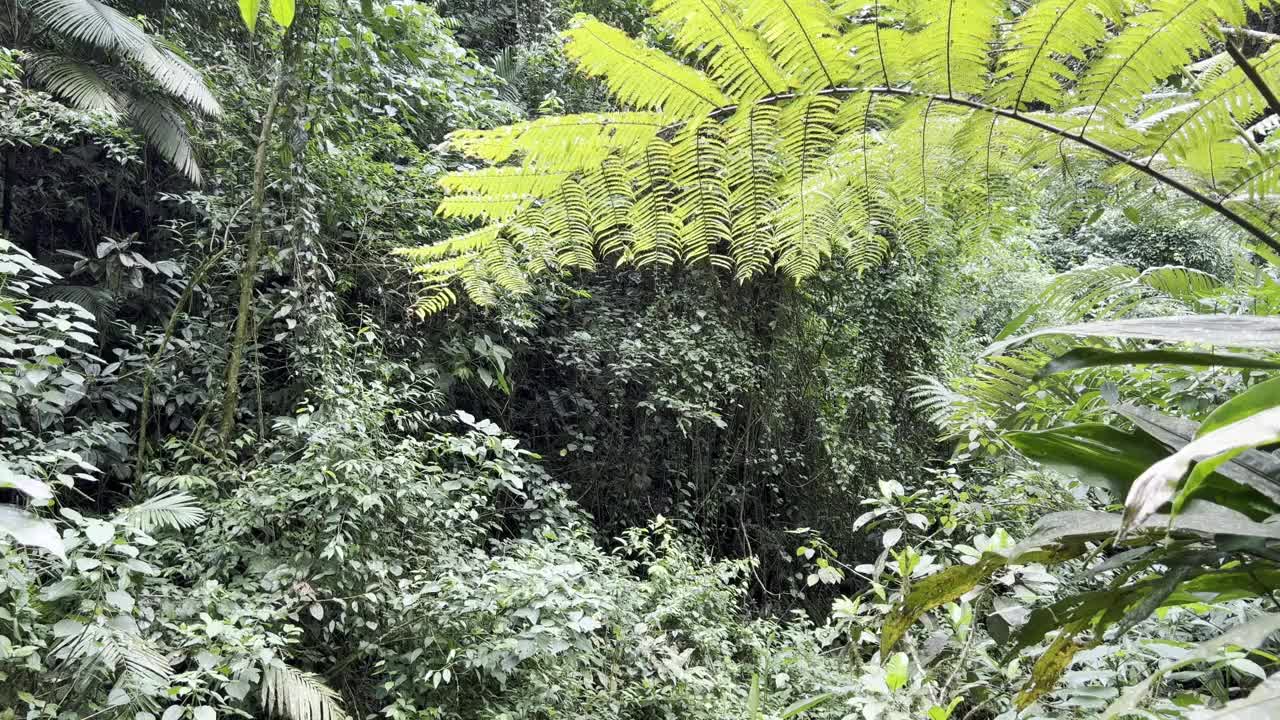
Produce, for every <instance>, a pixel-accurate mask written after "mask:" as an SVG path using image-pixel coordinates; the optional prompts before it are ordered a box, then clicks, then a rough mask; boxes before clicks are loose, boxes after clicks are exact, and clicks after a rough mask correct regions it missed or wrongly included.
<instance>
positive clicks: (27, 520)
mask: <svg viewBox="0 0 1280 720" xmlns="http://www.w3.org/2000/svg"><path fill="white" fill-rule="evenodd" d="M0 533H4V534H6V535H11V536H13V539H14V540H17V541H18V542H19V543H21V544H23V545H30V546H32V547H38V548H44V549H45V550H48V551H49V552H51V553H53V554H54V555H57V556H58V557H59V558H60V559H62V560H66V559H67V551H66V547H65V546H64V545H63V544H62V538H61V537H59V536H58V530H57V528H55V527H54V526H53V523H51V522H49V521H48V520H43V519H41V518H38V517H36V516H35V515H32V514H31V513H29V512H27V511H26V510H21V509H19V508H16V507H14V506H12V505H0Z"/></svg>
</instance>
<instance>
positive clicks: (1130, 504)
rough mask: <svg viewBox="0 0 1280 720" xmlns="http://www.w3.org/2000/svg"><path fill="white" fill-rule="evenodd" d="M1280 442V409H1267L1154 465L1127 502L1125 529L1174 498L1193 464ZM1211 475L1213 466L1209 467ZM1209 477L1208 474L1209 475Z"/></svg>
mask: <svg viewBox="0 0 1280 720" xmlns="http://www.w3.org/2000/svg"><path fill="white" fill-rule="evenodd" d="M1276 440H1280V408H1271V409H1268V410H1263V411H1262V412H1259V413H1257V414H1254V415H1252V416H1249V417H1246V418H1245V419H1243V420H1239V421H1237V422H1234V423H1231V424H1229V425H1226V426H1224V427H1220V428H1218V429H1216V430H1214V431H1212V432H1210V433H1208V434H1206V435H1201V436H1200V437H1198V438H1197V439H1196V440H1195V441H1194V442H1191V443H1189V444H1188V445H1187V446H1185V447H1183V448H1182V449H1181V450H1179V451H1178V452H1176V453H1174V454H1173V455H1170V456H1169V457H1167V458H1165V459H1163V460H1161V461H1159V462H1157V463H1154V464H1153V465H1152V466H1151V467H1150V468H1148V469H1147V470H1146V471H1145V472H1143V473H1142V475H1141V476H1140V477H1139V478H1138V479H1137V480H1135V481H1134V483H1133V486H1132V487H1131V488H1130V489H1129V495H1128V497H1127V498H1126V499H1125V518H1126V522H1125V527H1126V528H1128V527H1131V526H1133V525H1135V524H1137V523H1141V522H1142V521H1143V520H1144V519H1145V518H1147V517H1148V516H1150V515H1151V514H1152V513H1154V512H1155V511H1156V510H1157V509H1159V507H1160V506H1161V505H1163V504H1165V503H1166V502H1168V501H1169V500H1171V499H1173V496H1174V493H1175V491H1176V489H1177V487H1178V484H1179V483H1180V482H1181V481H1182V479H1183V477H1185V476H1186V474H1187V470H1188V469H1189V468H1190V466H1191V464H1192V463H1203V462H1204V461H1206V460H1209V459H1211V458H1216V457H1218V456H1221V455H1224V454H1226V453H1231V452H1235V451H1239V450H1248V449H1251V448H1255V447H1258V446H1259V445H1266V444H1268V443H1272V442H1275V441H1276ZM1206 467H1207V468H1208V469H1207V470H1205V471H1204V472H1206V473H1207V472H1211V471H1212V469H1213V466H1206ZM1206 477H1207V475H1206Z"/></svg>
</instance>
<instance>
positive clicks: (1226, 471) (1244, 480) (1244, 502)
mask: <svg viewBox="0 0 1280 720" xmlns="http://www.w3.org/2000/svg"><path fill="white" fill-rule="evenodd" d="M1115 410H1116V412H1117V413H1119V414H1120V415H1122V416H1124V417H1125V418H1126V419H1128V420H1129V421H1130V422H1132V423H1133V424H1134V425H1135V426H1136V427H1137V428H1138V429H1139V430H1141V431H1142V432H1144V433H1146V434H1148V435H1150V436H1152V437H1153V438H1155V439H1156V440H1157V441H1159V442H1160V443H1162V444H1164V445H1165V446H1167V447H1168V448H1169V449H1170V450H1173V451H1175V452H1176V451H1178V450H1181V449H1182V448H1183V447H1185V446H1186V445H1187V444H1188V443H1190V442H1191V441H1193V440H1195V438H1196V435H1197V433H1198V432H1199V431H1200V427H1201V426H1200V424H1199V423H1196V422H1194V421H1192V420H1187V419H1186V418H1179V417H1173V416H1172V415H1165V414H1164V413H1162V412H1159V411H1158V410H1155V409H1153V408H1145V407H1139V406H1137V405H1128V404H1122V405H1117V406H1116V408H1115ZM1215 472H1216V473H1217V474H1218V475H1221V476H1223V477H1225V478H1227V479H1228V480H1231V481H1232V482H1233V483H1236V484H1238V485H1242V486H1244V487H1246V488H1251V489H1252V490H1254V491H1255V492H1257V493H1258V495H1260V496H1261V498H1262V499H1265V500H1266V501H1270V502H1271V503H1275V504H1277V505H1280V460H1276V458H1275V457H1274V456H1272V455H1271V454H1269V453H1265V452H1261V451H1259V450H1245V451H1243V452H1241V453H1240V454H1239V455H1236V456H1235V457H1233V458H1232V459H1230V460H1229V461H1227V462H1224V463H1222V464H1221V465H1218V466H1217V467H1216V468H1215ZM1239 490H1240V489H1239V488H1235V487H1233V486H1231V485H1230V484H1227V483H1215V482H1214V480H1213V479H1212V478H1211V477H1210V478H1206V480H1205V482H1204V483H1203V485H1202V486H1201V488H1200V492H1199V493H1197V494H1196V497H1203V498H1205V499H1211V500H1214V501H1215V502H1219V503H1220V504H1226V505H1228V506H1230V507H1235V508H1237V509H1240V510H1244V509H1246V507H1247V506H1248V505H1257V504H1258V499H1257V498H1249V497H1244V496H1243V494H1242V493H1239ZM1230 493H1237V494H1240V496H1239V497H1235V498H1231V497H1227V496H1226V495H1229V494H1230ZM1189 499H1190V498H1189ZM1232 500H1236V501H1238V502H1231V501H1232Z"/></svg>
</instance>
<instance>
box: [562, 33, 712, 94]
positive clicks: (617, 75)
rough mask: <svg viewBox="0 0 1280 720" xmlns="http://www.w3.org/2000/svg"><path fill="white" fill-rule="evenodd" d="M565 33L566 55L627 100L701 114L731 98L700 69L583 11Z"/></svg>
mask: <svg viewBox="0 0 1280 720" xmlns="http://www.w3.org/2000/svg"><path fill="white" fill-rule="evenodd" d="M564 37H565V47H564V49H565V54H567V55H568V56H569V57H570V58H572V59H574V60H576V61H577V62H578V67H579V69H580V70H581V71H582V72H583V73H585V74H587V75H589V76H592V77H600V78H601V79H603V80H604V83H605V84H606V85H608V86H609V89H610V90H612V91H613V93H614V95H616V96H617V98H618V99H619V100H620V101H622V102H623V103H624V104H626V105H629V106H631V107H635V108H643V109H647V110H661V111H663V112H664V113H665V114H667V115H670V116H672V117H697V116H698V115H703V114H706V113H709V112H711V111H712V110H715V109H716V108H718V107H720V106H721V105H725V104H726V103H727V100H726V98H725V96H724V94H722V93H721V92H720V88H719V87H717V86H716V84H715V83H714V82H712V81H711V79H710V78H708V77H707V76H705V75H703V74H702V73H701V72H698V71H697V70H695V69H693V68H691V67H689V66H687V65H683V64H681V63H680V62H679V61H677V60H674V59H673V58H671V57H669V56H667V55H664V54H663V53H662V52H661V51H658V50H655V49H653V48H650V47H646V46H645V45H644V44H642V43H640V42H639V41H637V40H634V39H632V38H630V37H628V36H627V34H626V33H624V32H622V31H621V30H618V29H616V28H613V27H610V26H608V25H606V24H604V23H602V22H600V21H599V20H596V19H594V18H591V17H588V16H579V17H578V18H577V19H576V20H575V22H574V26H573V28H571V29H570V30H567V31H566V32H565V34H564Z"/></svg>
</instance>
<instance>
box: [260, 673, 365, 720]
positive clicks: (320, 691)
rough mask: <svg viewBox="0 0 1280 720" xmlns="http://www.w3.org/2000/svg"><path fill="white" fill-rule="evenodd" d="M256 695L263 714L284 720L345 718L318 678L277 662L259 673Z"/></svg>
mask: <svg viewBox="0 0 1280 720" xmlns="http://www.w3.org/2000/svg"><path fill="white" fill-rule="evenodd" d="M259 693H260V694H261V696H262V707H263V709H264V710H266V711H267V712H268V713H271V714H274V715H277V716H279V717H283V718H288V720H346V718H347V714H346V712H345V711H343V709H342V706H341V705H340V704H339V698H338V693H336V692H334V691H333V690H332V689H330V688H329V686H327V685H325V684H324V681H323V680H321V679H320V676H318V675H315V674H313V673H309V672H303V671H302V670H296V669H294V668H292V667H290V666H288V665H285V664H284V663H279V662H277V663H275V664H272V665H269V666H267V667H266V668H264V669H263V673H262V685H261V687H260V688H259Z"/></svg>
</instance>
